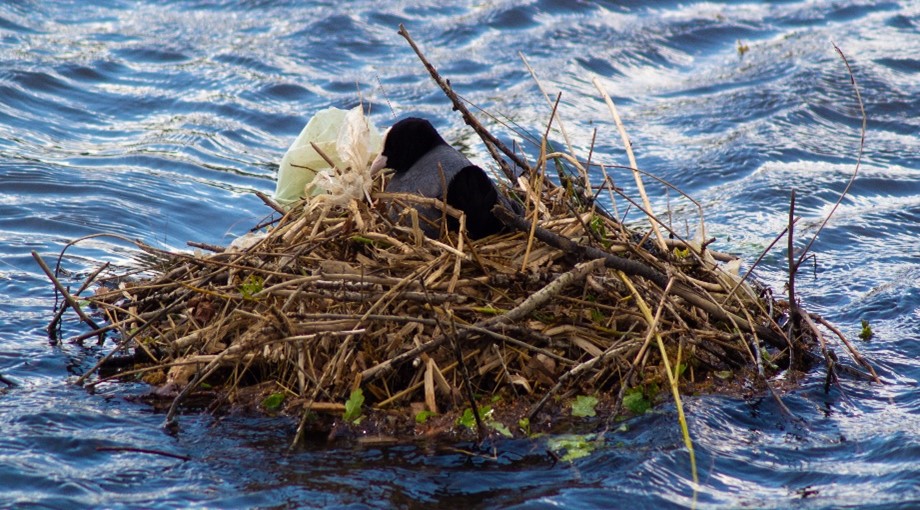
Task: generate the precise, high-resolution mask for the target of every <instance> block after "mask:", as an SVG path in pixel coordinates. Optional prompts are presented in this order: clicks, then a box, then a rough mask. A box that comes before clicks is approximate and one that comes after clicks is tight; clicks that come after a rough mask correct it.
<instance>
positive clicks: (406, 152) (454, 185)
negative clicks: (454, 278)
mask: <svg viewBox="0 0 920 510" xmlns="http://www.w3.org/2000/svg"><path fill="white" fill-rule="evenodd" d="M383 168H391V169H393V170H394V171H395V174H394V175H393V177H392V179H391V180H390V182H389V184H387V188H386V190H387V191H388V192H393V193H415V194H418V195H422V196H425V197H429V198H437V199H441V200H444V201H446V202H447V204H448V205H451V206H453V207H455V208H456V209H459V210H461V211H463V212H464V213H465V214H466V229H467V232H468V233H469V236H470V238H472V239H480V238H482V237H486V236H488V235H492V234H496V233H498V232H500V231H501V230H502V229H503V227H504V225H503V224H502V222H501V221H499V220H498V218H496V217H495V215H493V214H492V207H493V206H494V205H495V204H496V202H498V201H501V202H502V203H503V204H504V205H505V206H506V207H508V208H509V209H511V210H512V211H519V209H520V208H519V207H517V206H516V204H514V203H512V202H511V201H510V200H508V199H507V198H505V197H503V196H501V195H500V194H499V193H498V190H497V189H495V184H493V183H492V180H491V179H490V178H489V176H488V175H486V173H485V172H484V171H483V170H482V169H481V168H479V167H478V166H476V165H474V164H473V163H471V162H470V160H469V159H467V158H466V156H464V155H463V154H461V153H460V152H459V151H458V150H456V149H454V148H453V147H451V146H450V145H448V144H447V142H445V141H444V139H443V138H441V135H440V134H438V131H437V130H436V129H435V128H434V126H432V125H431V123H430V122H428V121H427V120H425V119H420V118H417V117H409V118H405V119H403V120H400V121H399V122H397V123H396V124H393V127H391V128H390V130H389V131H387V134H386V137H385V138H384V141H383V150H382V151H381V153H380V155H379V156H378V157H377V159H376V160H374V163H373V165H372V166H371V170H372V172H378V171H380V170H381V169H383ZM442 172H443V176H442ZM443 183H447V192H446V193H445V191H444V189H443V186H442V184H443ZM416 209H418V211H419V214H420V216H422V217H423V218H426V219H428V220H429V221H430V222H431V224H429V222H426V221H422V222H420V223H422V229H423V230H424V231H425V235H427V236H428V237H432V238H436V237H438V234H439V229H438V227H437V225H438V224H439V222H440V219H441V212H440V211H439V210H437V209H435V208H433V207H426V206H416ZM447 220H448V221H447V223H448V224H447V226H448V228H450V229H453V230H456V229H457V226H458V222H457V220H456V219H454V218H453V217H451V216H448V217H447Z"/></svg>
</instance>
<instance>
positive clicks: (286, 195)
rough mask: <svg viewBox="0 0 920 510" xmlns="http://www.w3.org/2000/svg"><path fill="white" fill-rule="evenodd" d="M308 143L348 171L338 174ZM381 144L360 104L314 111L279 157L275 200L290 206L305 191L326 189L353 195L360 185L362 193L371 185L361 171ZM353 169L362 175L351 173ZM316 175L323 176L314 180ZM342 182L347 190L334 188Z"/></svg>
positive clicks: (330, 191)
mask: <svg viewBox="0 0 920 510" xmlns="http://www.w3.org/2000/svg"><path fill="white" fill-rule="evenodd" d="M310 142H313V143H314V144H316V146H317V147H319V149H320V150H321V151H322V152H323V154H325V155H326V156H328V157H329V159H331V160H332V162H333V163H335V166H336V167H337V168H338V169H339V170H342V171H344V170H345V169H348V168H350V169H351V170H348V171H347V172H344V173H343V174H342V175H338V173H337V172H335V170H332V169H331V168H330V167H329V163H327V162H326V160H325V159H323V157H322V156H320V155H319V153H317V152H316V150H315V149H314V148H313V146H312V145H310ZM381 144H382V140H381V136H380V133H379V132H378V131H377V129H376V128H375V127H374V125H373V124H372V123H371V122H370V121H369V120H367V118H366V117H364V112H363V110H362V109H361V106H356V107H355V108H353V109H351V110H348V111H346V110H340V109H338V108H327V109H325V110H320V111H318V112H316V114H314V115H313V118H311V119H310V121H309V122H307V125H306V126H304V128H303V130H302V131H301V132H300V135H298V136H297V139H296V140H294V143H293V144H291V147H290V148H289V149H288V150H287V152H286V153H285V154H284V157H283V158H281V164H280V165H279V167H278V182H277V185H276V187H275V201H277V202H278V203H279V204H281V205H283V206H285V207H290V206H292V205H294V204H295V203H296V202H297V201H299V200H301V199H302V198H304V197H306V196H307V195H308V194H310V195H313V196H316V195H323V194H326V193H327V192H329V193H333V195H334V196H336V197H339V198H341V196H344V195H343V193H344V194H347V195H353V194H355V191H354V190H353V187H354V186H358V187H361V188H362V189H361V194H363V192H364V190H365V188H364V186H365V185H366V186H369V185H370V180H369V179H367V180H366V179H364V178H363V174H364V173H365V171H366V170H367V169H368V167H369V165H370V163H371V161H373V159H374V158H375V157H376V156H377V154H378V153H379V152H380V150H381ZM362 160H363V161H362ZM355 171H357V172H359V173H360V174H361V175H351V173H352V172H355ZM317 174H322V175H323V177H322V178H320V179H318V180H317V181H316V182H315V183H314V177H316V175H317ZM343 181H347V183H346V182H343ZM365 181H366V182H365ZM313 184H315V185H313ZM343 185H344V187H345V188H347V191H344V190H341V189H338V190H337V188H339V187H342V186H343ZM336 190H337V192H336ZM358 196H360V194H359V195H358ZM336 201H338V200H336Z"/></svg>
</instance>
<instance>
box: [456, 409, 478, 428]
mask: <svg viewBox="0 0 920 510" xmlns="http://www.w3.org/2000/svg"><path fill="white" fill-rule="evenodd" d="M457 425H462V426H464V427H466V428H468V429H472V428H473V427H475V426H476V417H475V416H473V410H472V409H470V408H469V407H467V408H466V409H464V410H463V414H462V415H460V417H459V418H457Z"/></svg>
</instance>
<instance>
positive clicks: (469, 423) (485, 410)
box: [457, 406, 492, 430]
mask: <svg viewBox="0 0 920 510" xmlns="http://www.w3.org/2000/svg"><path fill="white" fill-rule="evenodd" d="M479 419H480V420H482V421H483V422H484V423H486V424H487V425H488V424H491V423H492V408H491V407H490V406H481V407H480V408H479ZM457 425H463V426H464V427H466V428H468V429H470V430H473V429H475V428H476V416H475V415H473V410H472V409H470V408H469V407H467V408H466V409H464V410H463V414H462V415H461V416H460V417H459V418H457Z"/></svg>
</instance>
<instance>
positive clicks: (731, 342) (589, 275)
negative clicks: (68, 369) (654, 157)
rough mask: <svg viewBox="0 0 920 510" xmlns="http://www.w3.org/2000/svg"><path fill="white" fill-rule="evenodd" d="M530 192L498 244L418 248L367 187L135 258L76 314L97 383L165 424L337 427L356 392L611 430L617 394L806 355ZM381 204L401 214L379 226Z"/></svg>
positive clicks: (542, 194) (643, 238)
mask: <svg viewBox="0 0 920 510" xmlns="http://www.w3.org/2000/svg"><path fill="white" fill-rule="evenodd" d="M531 181H532V183H533V185H528V186H526V187H527V189H528V190H529V191H527V192H524V191H520V192H519V193H516V194H513V195H512V197H513V198H514V199H515V200H518V201H520V203H521V204H522V206H523V208H524V209H525V211H526V212H525V214H524V215H523V216H517V215H514V214H512V213H510V212H509V211H507V210H504V211H502V210H497V213H498V214H499V217H500V218H502V219H503V220H504V221H506V222H507V224H508V233H505V234H502V235H497V236H491V237H488V238H485V239H481V240H477V241H470V240H469V239H467V238H466V237H465V236H464V235H460V234H458V233H457V232H447V233H445V232H444V231H443V230H442V236H441V237H440V239H431V238H428V237H426V236H425V235H423V234H422V232H421V229H420V228H419V225H418V221H420V220H419V217H418V216H417V215H413V214H411V213H412V212H413V209H412V208H411V205H412V203H413V202H419V201H426V199H423V198H420V197H413V196H412V195H401V196H394V195H391V194H386V193H380V192H379V191H375V192H374V193H372V199H373V200H374V202H373V203H369V202H368V201H366V200H363V201H355V202H352V203H351V206H350V207H344V208H343V207H336V206H329V205H326V204H324V203H323V202H322V201H313V202H306V203H302V204H300V205H298V206H297V207H295V208H294V209H293V210H291V211H289V212H287V213H285V214H284V215H283V216H282V217H281V218H280V220H278V221H277V222H276V223H274V224H273V225H271V226H270V227H269V228H267V230H265V231H264V234H263V235H262V236H260V237H257V238H256V240H255V241H254V243H252V244H251V245H250V246H248V247H246V248H243V249H227V250H224V251H220V252H217V253H199V254H175V253H165V252H161V251H158V250H155V249H152V248H150V247H145V249H146V251H147V252H148V253H150V254H151V255H153V258H151V259H148V262H147V267H146V269H147V271H148V272H150V271H153V272H154V276H152V277H149V278H145V279H132V280H128V279H121V281H120V282H119V283H118V284H117V288H112V285H111V284H109V285H107V286H103V287H101V288H100V289H99V290H98V291H97V293H96V294H95V295H93V296H91V297H89V298H87V299H88V300H89V302H90V303H91V304H92V305H93V306H94V307H95V308H96V310H97V311H98V313H100V314H103V315H104V316H105V319H106V320H107V321H108V322H109V325H110V326H109V327H114V328H115V329H117V330H118V331H119V332H120V335H121V338H122V341H121V342H120V343H119V347H120V349H119V356H117V357H112V358H109V359H108V360H105V361H104V362H102V363H100V365H99V368H101V369H102V370H103V371H104V374H103V375H106V376H108V377H110V378H111V377H117V378H119V379H125V378H129V377H135V378H136V377H141V378H142V379H143V380H144V381H147V382H149V383H151V384H153V385H155V386H156V391H155V392H154V394H155V395H159V396H168V397H169V398H170V399H171V401H172V407H171V409H170V418H172V414H174V413H175V412H176V410H177V409H178V407H177V406H178V405H179V404H181V403H182V402H183V401H186V402H193V401H195V399H190V398H189V397H192V396H194V395H195V394H196V393H197V394H199V395H209V396H220V397H221V398H223V400H222V401H223V402H224V403H227V404H231V405H232V404H234V403H235V402H237V403H239V402H243V401H244V400H245V399H244V398H243V397H242V395H245V394H247V392H249V393H248V394H249V395H250V397H249V398H250V401H252V395H256V396H258V399H259V400H255V402H258V401H261V400H260V399H262V398H264V397H268V396H271V395H278V394H280V395H281V396H282V397H281V398H283V400H284V402H285V404H282V407H285V406H286V407H287V408H288V409H289V410H295V409H296V410H298V411H301V412H304V416H308V415H311V414H312V413H319V414H320V415H326V416H328V417H330V418H336V419H341V417H342V415H343V414H344V413H345V404H346V402H348V401H349V398H350V397H352V396H353V395H354V393H353V392H354V390H355V389H361V395H362V397H363V404H364V405H363V408H364V409H365V411H366V412H367V413H370V414H372V413H373V412H374V410H377V411H381V412H382V411H393V410H395V411H396V414H397V415H402V416H403V417H404V418H405V422H406V423H408V424H410V428H411V426H415V418H416V417H418V416H419V415H420V414H425V415H438V416H450V417H451V418H450V419H448V420H446V421H447V422H449V423H454V421H455V420H456V417H457V416H458V415H459V414H461V413H462V412H463V411H464V410H465V409H470V408H476V406H479V405H481V404H482V403H483V402H489V403H490V406H492V407H501V406H500V404H495V403H494V402H493V399H495V398H498V397H500V398H501V400H502V402H505V403H507V404H508V405H509V406H510V407H512V408H513V409H514V410H515V411H514V412H515V413H516V414H515V417H516V418H517V421H519V420H520V419H521V418H527V419H528V420H530V422H531V423H533V424H534V426H536V424H538V423H540V422H541V420H540V419H539V415H540V411H541V410H542V411H545V412H546V413H545V414H546V415H547V417H552V416H554V415H558V414H560V413H562V414H565V411H564V408H565V406H566V405H567V402H568V401H569V400H570V399H572V398H574V397H576V396H595V397H600V409H603V410H604V412H606V413H607V414H608V415H610V416H614V415H619V414H622V413H625V412H628V409H629V408H623V407H622V406H621V405H620V404H621V403H622V402H623V399H624V396H625V395H626V394H627V392H639V393H640V394H641V395H642V397H643V398H647V399H650V400H653V399H654V398H655V397H657V394H656V393H657V390H655V389H654V388H666V387H667V386H668V385H669V380H670V379H671V378H674V377H677V380H679V385H680V386H681V387H682V388H683V389H684V390H691V391H699V390H700V389H706V388H710V389H711V390H712V389H715V388H719V387H722V388H723V389H724V388H729V387H734V388H739V387H741V385H739V384H738V383H739V382H744V383H745V384H746V385H747V386H748V387H753V386H756V385H757V383H758V381H759V382H760V383H763V382H765V381H766V380H767V379H768V378H769V377H770V376H771V375H772V374H773V373H775V372H776V371H777V370H780V369H787V368H789V367H793V368H795V367H801V366H802V363H803V361H804V360H806V359H807V357H806V356H805V354H806V353H809V352H810V351H811V347H812V345H811V344H812V341H813V338H812V337H811V336H808V335H799V336H796V337H795V341H794V342H788V341H787V340H786V339H785V336H784V335H783V333H782V330H781V329H780V328H779V327H778V326H777V324H781V323H783V322H784V320H785V317H784V314H785V311H786V310H785V307H784V306H783V305H782V304H780V303H776V302H773V301H772V300H771V299H770V297H769V294H768V293H765V292H764V291H763V290H762V289H758V288H755V287H753V286H751V285H748V284H747V283H742V282H741V279H740V278H739V277H737V276H736V275H734V274H732V273H730V272H726V271H725V270H724V269H723V268H722V265H721V264H720V263H719V262H717V260H716V259H721V260H723V261H727V260H730V257H727V256H724V255H721V254H718V253H713V252H712V251H710V250H709V249H707V248H705V247H700V246H699V245H698V244H697V245H694V244H692V243H684V242H681V241H672V240H667V241H664V243H663V244H659V243H657V242H656V240H655V237H654V236H651V235H643V234H642V233H640V232H637V231H635V230H632V229H630V228H627V227H626V226H625V225H623V224H622V223H620V222H618V221H616V220H615V219H613V218H611V217H609V216H607V215H605V214H603V213H602V212H600V211H598V210H597V209H596V208H595V207H594V206H591V205H585V204H581V205H579V204H578V201H576V200H574V199H573V198H572V197H573V193H572V192H571V190H567V189H566V188H563V187H557V186H543V189H542V191H534V190H537V189H540V188H541V185H540V182H543V183H547V182H548V181H546V180H544V177H543V175H542V174H540V175H538V176H536V177H535V178H533V179H531ZM375 186H376V187H377V188H378V189H379V187H380V186H381V184H380V181H379V180H378V181H377V182H376V183H375ZM426 202H428V203H429V204H431V205H436V206H438V207H440V208H441V209H442V210H443V211H444V215H445V217H446V216H447V215H454V216H456V217H458V218H459V217H460V216H461V214H460V213H459V212H458V211H455V210H451V209H450V208H449V207H448V206H446V205H445V204H443V203H442V202H439V201H434V200H427V201H426ZM381 204H389V205H390V206H394V205H395V206H397V207H398V208H399V209H402V210H404V211H408V213H407V214H405V218H401V220H402V221H393V220H394V218H393V217H392V215H390V214H387V213H385V212H383V211H382V210H381ZM575 207H577V209H575ZM396 219H399V218H396ZM461 223H462V219H461ZM211 249H212V250H214V251H217V250H220V249H219V248H216V247H212V248H211ZM110 281H111V280H110ZM124 356H127V357H124ZM87 375H88V374H87ZM727 381H731V382H732V384H731V385H726V384H725V383H726V382H727ZM98 383H99V380H97V381H94V382H93V384H98ZM253 388H255V389H256V391H255V393H253ZM217 389H219V391H215V390H217ZM219 401H220V400H219ZM472 401H476V402H477V404H476V406H473V405H472V404H471V402H472ZM547 404H550V405H549V406H547ZM477 410H479V409H477ZM388 414H389V415H392V413H388ZM517 421H515V422H514V423H516V422H517ZM544 421H545V422H547V423H548V421H549V420H544ZM390 422H392V418H390ZM436 422H437V420H433V421H432V423H436ZM305 423H310V424H312V425H313V426H315V427H319V428H328V427H329V426H330V422H329V420H326V421H324V420H317V421H313V422H305ZM442 425H443V423H442Z"/></svg>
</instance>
